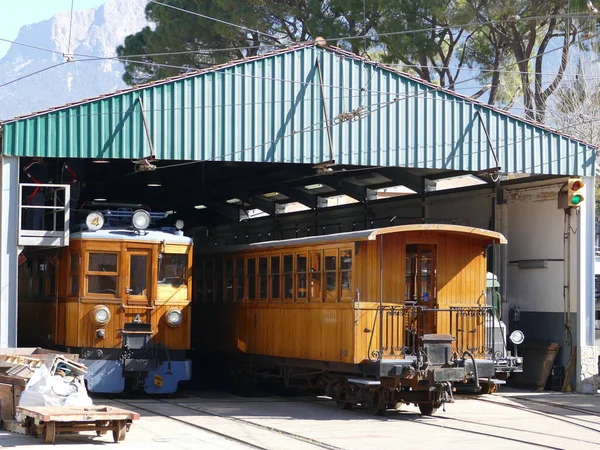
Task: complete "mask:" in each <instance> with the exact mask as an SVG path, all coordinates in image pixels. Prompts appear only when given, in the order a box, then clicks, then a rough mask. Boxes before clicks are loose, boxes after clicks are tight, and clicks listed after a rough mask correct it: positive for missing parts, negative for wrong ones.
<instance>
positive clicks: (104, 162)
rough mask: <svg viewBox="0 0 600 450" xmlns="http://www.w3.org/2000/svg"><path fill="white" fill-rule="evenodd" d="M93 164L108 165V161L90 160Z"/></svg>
mask: <svg viewBox="0 0 600 450" xmlns="http://www.w3.org/2000/svg"><path fill="white" fill-rule="evenodd" d="M92 162H93V163H94V164H108V163H110V161H109V160H108V159H94V160H92Z"/></svg>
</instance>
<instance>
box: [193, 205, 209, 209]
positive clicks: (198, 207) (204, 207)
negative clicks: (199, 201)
mask: <svg viewBox="0 0 600 450" xmlns="http://www.w3.org/2000/svg"><path fill="white" fill-rule="evenodd" d="M194 208H196V209H206V205H196V206H194Z"/></svg>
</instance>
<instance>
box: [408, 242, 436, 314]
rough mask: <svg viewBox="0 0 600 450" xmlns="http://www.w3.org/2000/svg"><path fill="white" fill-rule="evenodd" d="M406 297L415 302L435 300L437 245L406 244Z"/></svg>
mask: <svg viewBox="0 0 600 450" xmlns="http://www.w3.org/2000/svg"><path fill="white" fill-rule="evenodd" d="M405 289H406V290H405V299H406V300H408V301H413V302H423V303H425V304H426V305H427V304H428V302H430V301H431V302H435V298H436V295H437V294H436V282H435V245H430V244H410V245H407V246H406V275H405Z"/></svg>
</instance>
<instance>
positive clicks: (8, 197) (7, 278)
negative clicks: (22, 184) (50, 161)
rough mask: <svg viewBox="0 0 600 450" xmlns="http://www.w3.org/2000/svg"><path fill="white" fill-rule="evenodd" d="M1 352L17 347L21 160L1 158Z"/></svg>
mask: <svg viewBox="0 0 600 450" xmlns="http://www.w3.org/2000/svg"><path fill="white" fill-rule="evenodd" d="M1 161H2V163H1V172H0V184H1V185H2V196H1V198H0V214H1V216H2V218H1V219H0V224H1V225H0V348H7V347H16V346H17V305H18V303H17V302H18V290H17V286H18V262H17V257H18V249H17V234H18V233H17V223H18V220H17V219H18V217H17V215H18V211H19V207H18V199H19V194H18V193H19V158H17V157H8V156H3V157H2V158H1Z"/></svg>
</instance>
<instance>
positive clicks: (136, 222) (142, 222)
mask: <svg viewBox="0 0 600 450" xmlns="http://www.w3.org/2000/svg"><path fill="white" fill-rule="evenodd" d="M131 224H132V225H133V226H134V227H135V228H137V229H138V230H145V229H146V228H148V227H149V226H150V213H149V212H148V211H146V210H143V209H138V210H137V211H135V212H134V213H133V216H132V217H131Z"/></svg>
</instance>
